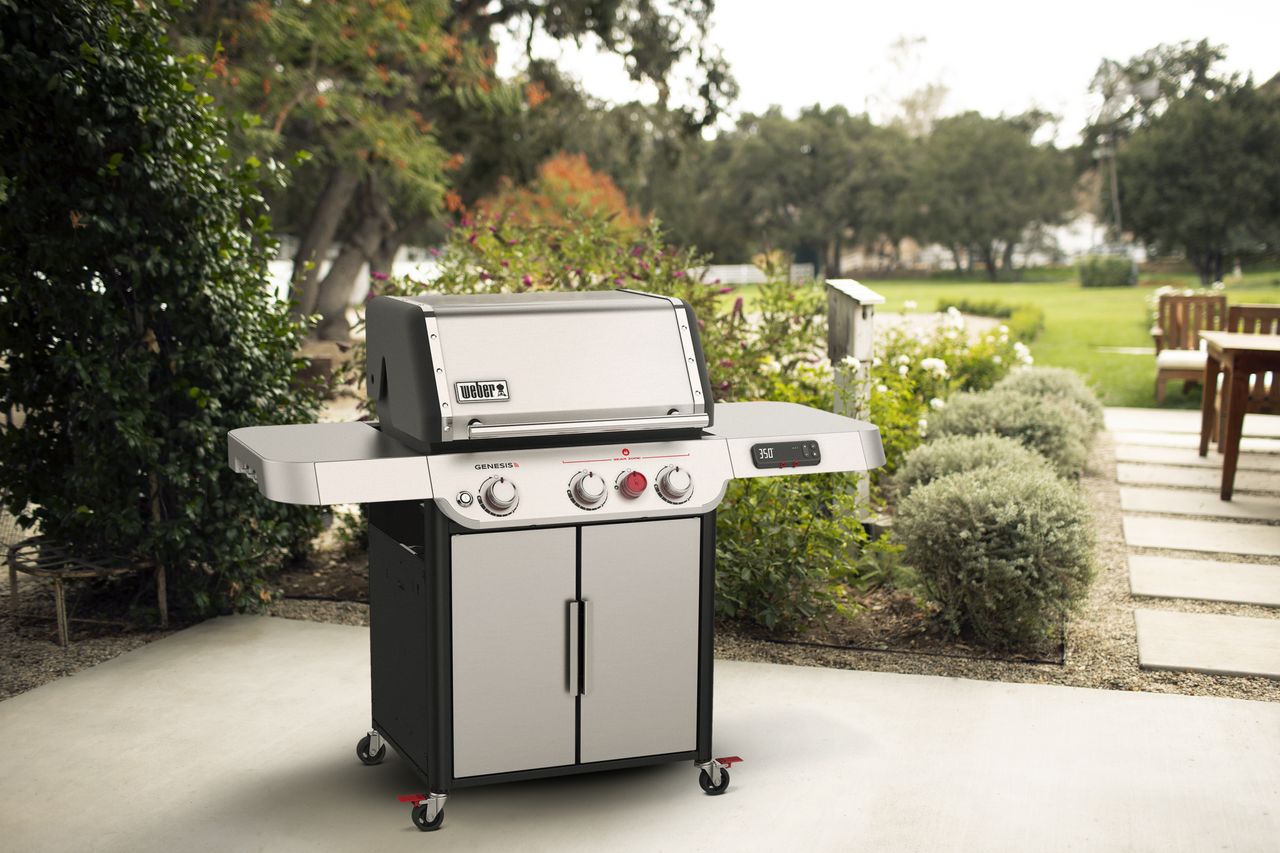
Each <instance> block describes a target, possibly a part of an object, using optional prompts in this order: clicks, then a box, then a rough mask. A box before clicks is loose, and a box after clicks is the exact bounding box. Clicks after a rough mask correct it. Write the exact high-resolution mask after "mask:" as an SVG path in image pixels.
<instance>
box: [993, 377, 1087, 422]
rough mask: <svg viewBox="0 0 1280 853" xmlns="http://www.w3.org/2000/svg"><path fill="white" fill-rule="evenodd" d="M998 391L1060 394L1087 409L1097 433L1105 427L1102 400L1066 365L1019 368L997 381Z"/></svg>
mask: <svg viewBox="0 0 1280 853" xmlns="http://www.w3.org/2000/svg"><path fill="white" fill-rule="evenodd" d="M995 387H996V390H999V391H1016V392H1018V393H1020V394H1031V395H1032V396H1035V397H1057V398H1061V399H1064V400H1070V401H1071V402H1073V403H1075V404H1076V405H1078V406H1079V407H1080V408H1082V409H1084V411H1085V413H1086V414H1087V415H1088V416H1089V424H1090V426H1091V427H1092V429H1093V431H1094V432H1097V431H1098V430H1100V429H1102V428H1103V426H1105V422H1104V420H1103V409H1102V402H1101V401H1100V400H1098V396H1097V395H1096V394H1094V393H1093V389H1092V388H1090V387H1089V384H1088V383H1087V382H1085V380H1084V377H1083V376H1081V375H1080V374H1079V373H1076V372H1075V371H1074V370H1071V369H1070V368H1066V367H1030V368H1026V369H1024V370H1015V371H1013V372H1012V373H1010V374H1009V375H1008V376H1006V377H1005V378H1004V379H1001V380H1000V381H999V382H997V383H996V386H995Z"/></svg>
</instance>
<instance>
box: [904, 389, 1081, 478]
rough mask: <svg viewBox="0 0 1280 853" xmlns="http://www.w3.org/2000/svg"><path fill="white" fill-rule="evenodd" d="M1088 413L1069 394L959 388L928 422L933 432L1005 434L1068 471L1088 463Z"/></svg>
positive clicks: (939, 434)
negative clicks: (1063, 396) (965, 391)
mask: <svg viewBox="0 0 1280 853" xmlns="http://www.w3.org/2000/svg"><path fill="white" fill-rule="evenodd" d="M1091 424H1092V420H1091V418H1090V417H1089V413H1088V412H1086V411H1085V410H1084V409H1082V408H1080V406H1079V405H1078V404H1076V403H1074V402H1072V401H1070V400H1065V399H1061V398H1056V397H1037V396H1034V395H1032V394H1023V393H1020V392H1017V391H1009V390H1007V389H1001V390H998V391H997V390H994V389H993V390H991V391H983V392H981V393H978V394H972V393H971V394H956V395H955V396H953V397H952V398H951V399H950V400H948V401H947V406H946V408H944V409H943V410H942V411H941V412H939V413H938V414H936V415H935V416H934V418H933V420H932V422H931V423H930V424H929V434H930V436H931V437H936V438H941V437H943V436H948V435H984V434H992V435H1003V436H1006V437H1008V438H1012V439H1014V440H1016V441H1017V442H1018V443H1020V444H1021V445H1022V446H1023V447H1027V448H1030V449H1031V450H1034V451H1036V452H1037V453H1039V454H1040V455H1041V456H1043V457H1044V458H1045V459H1048V460H1049V462H1050V463H1051V464H1052V465H1053V467H1054V470H1056V471H1057V472H1058V473H1059V474H1061V475H1062V476H1064V477H1075V476H1078V475H1079V474H1080V472H1081V470H1083V468H1084V462H1085V459H1086V457H1087V456H1088V453H1089V443H1090V441H1091V440H1092V438H1093V428H1092V425H1091Z"/></svg>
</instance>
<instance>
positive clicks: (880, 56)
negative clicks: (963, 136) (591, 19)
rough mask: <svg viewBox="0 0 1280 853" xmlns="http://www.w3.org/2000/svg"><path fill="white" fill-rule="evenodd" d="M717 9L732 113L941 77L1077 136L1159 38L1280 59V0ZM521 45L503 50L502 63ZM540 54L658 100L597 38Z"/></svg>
mask: <svg viewBox="0 0 1280 853" xmlns="http://www.w3.org/2000/svg"><path fill="white" fill-rule="evenodd" d="M713 20H714V24H715V29H714V32H713V35H712V40H713V41H714V42H715V43H717V44H718V45H719V46H720V48H721V49H722V50H723V51H724V55H725V57H726V58H727V59H728V60H729V63H730V66H731V68H732V70H733V73H734V75H735V76H736V77H737V80H738V84H739V87H740V89H741V94H740V95H739V98H738V101H737V103H735V104H734V106H733V108H732V115H733V116H736V115H737V114H738V113H739V112H743V111H747V112H762V111H763V110H765V109H767V108H768V107H769V106H770V105H771V104H778V105H780V106H781V107H782V108H783V110H784V111H785V112H786V113H787V114H788V115H795V114H796V113H797V112H798V111H799V109H800V108H801V107H804V106H807V105H810V104H813V103H821V104H822V105H823V106H831V105H834V104H842V105H844V106H845V107H846V108H848V109H849V110H850V111H851V112H855V113H860V112H863V111H868V112H870V113H871V114H872V115H873V116H876V115H878V114H879V113H880V112H881V109H882V106H881V105H883V104H886V103H889V102H892V101H893V100H894V99H895V98H896V97H897V96H900V95H901V94H903V93H905V92H909V91H912V90H914V89H918V88H919V87H920V86H921V85H923V84H925V83H929V82H932V81H941V82H942V83H944V84H945V85H946V86H947V87H948V89H949V90H950V93H949V94H948V96H947V99H946V100H945V101H944V102H943V106H942V114H943V115H947V114H952V113H957V112H963V111H965V110H978V111H979V112H982V113H984V114H986V115H998V114H1001V113H1004V114H1016V113H1020V112H1023V111H1025V110H1027V109H1028V108H1031V107H1039V108H1041V109H1045V110H1048V111H1049V112H1052V113H1055V114H1057V115H1059V116H1061V117H1062V124H1061V127H1060V128H1059V132H1058V136H1057V138H1058V141H1059V142H1060V143H1063V144H1070V143H1074V142H1076V141H1077V140H1078V131H1079V129H1080V127H1081V126H1082V125H1083V124H1084V123H1085V121H1086V119H1087V118H1088V117H1089V115H1090V114H1091V112H1092V111H1094V110H1095V109H1096V108H1097V103H1096V101H1095V100H1094V99H1093V98H1092V97H1091V96H1090V95H1089V92H1088V87H1089V81H1090V80H1091V79H1092V78H1093V73H1094V71H1095V70H1096V69H1097V67H1098V63H1099V61H1100V60H1101V59H1102V58H1103V57H1109V58H1112V59H1117V60H1121V61H1123V60H1126V59H1128V58H1129V57H1131V56H1134V55H1136V54H1139V53H1141V52H1143V51H1144V50H1146V49H1147V48H1150V47H1154V46H1155V45H1157V44H1159V43H1161V42H1166V43H1173V42H1179V41H1184V40H1192V41H1196V40H1199V39H1201V38H1208V39H1209V40H1210V41H1211V42H1213V43H1215V44H1225V45H1226V49H1227V61H1226V63H1225V65H1224V66H1223V67H1224V68H1225V69H1227V70H1231V71H1239V72H1245V73H1247V72H1252V73H1253V76H1254V80H1255V81H1257V82H1263V81H1265V80H1267V79H1268V78H1270V77H1271V76H1272V75H1273V74H1275V73H1276V72H1277V71H1280V53H1278V52H1277V50H1276V35H1277V33H1280V3H1277V2H1275V0H1255V2H1242V0H1214V2H1205V0H1200V2H1184V0H1163V2H1159V3H1154V2H1134V0H1110V2H1106V0H1076V2H1070V3H1053V4H1049V3H1037V2H1034V0H1021V2H1007V0H1000V2H996V0H971V2H964V0H949V1H948V0H878V2H874V3H866V2H856V0H844V2H841V1H840V0H790V2H788V0H719V2H717V4H716V11H715V15H714V18H713ZM903 37H906V38H908V39H915V38H921V37H922V38H923V39H924V42H923V43H922V44H919V45H918V46H917V47H916V48H915V49H914V52H913V54H912V60H913V61H912V62H911V63H910V64H909V66H908V68H907V70H906V72H905V73H898V72H895V71H894V70H892V68H891V63H890V57H891V55H892V45H893V44H894V42H896V41H898V40H899V39H901V38H903ZM519 52H520V48H516V49H514V50H513V49H510V48H508V49H504V50H503V51H502V52H501V53H502V56H503V60H504V63H503V64H504V65H507V68H506V69H504V70H508V71H509V70H510V63H511V62H512V61H513V60H515V59H516V58H517V54H518V53H519ZM535 53H536V54H537V55H540V56H547V57H551V58H558V64H559V66H560V68H561V69H562V70H563V71H565V72H567V73H569V74H571V75H573V76H575V77H577V78H578V79H579V80H580V81H581V82H582V83H583V85H584V87H585V88H586V89H587V91H589V92H591V93H592V94H594V95H596V96H597V97H601V98H605V99H607V100H611V101H615V102H617V101H627V100H631V99H633V98H636V97H641V98H644V99H646V100H648V99H651V98H652V93H651V92H646V91H645V90H644V89H642V88H640V87H637V86H635V85H634V84H632V83H631V82H630V81H629V80H628V79H627V76H626V73H625V71H624V70H623V69H622V64H621V62H620V61H619V60H618V59H617V58H616V57H611V56H607V55H603V54H600V53H598V52H597V51H595V50H594V49H593V48H592V47H590V46H585V47H584V48H583V49H582V50H578V49H576V48H574V46H573V45H572V44H570V45H567V46H563V45H556V44H554V43H550V42H541V43H536V47H535Z"/></svg>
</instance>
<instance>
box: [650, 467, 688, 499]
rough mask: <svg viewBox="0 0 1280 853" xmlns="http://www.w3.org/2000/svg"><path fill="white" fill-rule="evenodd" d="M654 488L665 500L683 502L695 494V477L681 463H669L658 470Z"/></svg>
mask: <svg viewBox="0 0 1280 853" xmlns="http://www.w3.org/2000/svg"><path fill="white" fill-rule="evenodd" d="M654 488H655V489H657V492H658V496H659V497H660V498H662V499H663V500H664V501H667V502H668V503H673V504H682V503H684V502H685V501H687V500H689V498H690V496H692V495H693V477H691V476H689V472H688V471H686V470H684V469H683V468H681V467H680V466H679V465H668V466H667V467H666V468H663V469H662V470H661V471H659V472H658V478H657V481H656V482H655V483H654Z"/></svg>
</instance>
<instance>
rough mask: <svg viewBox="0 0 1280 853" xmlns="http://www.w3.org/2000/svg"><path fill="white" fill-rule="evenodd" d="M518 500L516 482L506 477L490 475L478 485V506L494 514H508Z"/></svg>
mask: <svg viewBox="0 0 1280 853" xmlns="http://www.w3.org/2000/svg"><path fill="white" fill-rule="evenodd" d="M519 502H520V492H519V491H517V490H516V484H515V483H513V482H511V481H510V480H508V479H507V478H506V477H490V478H489V479H487V480H485V481H484V483H482V484H481V485H480V506H482V507H484V508H485V509H486V510H488V511H489V512H491V513H493V514H494V515H510V514H511V513H513V512H515V509H516V504H518V503H519Z"/></svg>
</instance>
